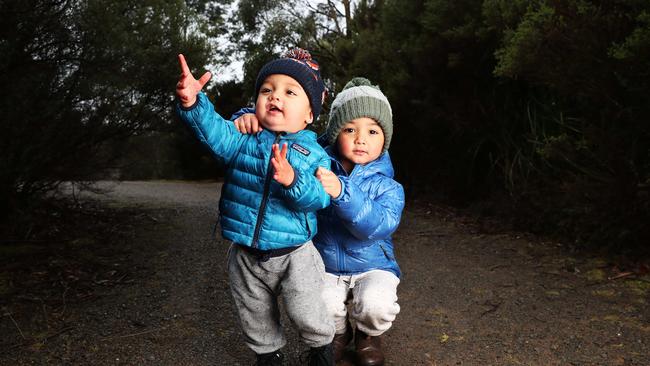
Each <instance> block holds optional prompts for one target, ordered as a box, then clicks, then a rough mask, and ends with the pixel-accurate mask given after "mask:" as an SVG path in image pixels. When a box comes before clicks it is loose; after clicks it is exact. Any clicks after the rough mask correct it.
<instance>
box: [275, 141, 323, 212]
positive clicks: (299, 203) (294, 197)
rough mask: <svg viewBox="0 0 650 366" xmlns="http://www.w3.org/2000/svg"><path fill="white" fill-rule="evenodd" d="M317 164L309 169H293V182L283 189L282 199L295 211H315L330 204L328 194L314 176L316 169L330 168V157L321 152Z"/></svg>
mask: <svg viewBox="0 0 650 366" xmlns="http://www.w3.org/2000/svg"><path fill="white" fill-rule="evenodd" d="M321 155H322V156H321V157H320V159H319V160H318V164H317V165H315V166H314V167H313V169H310V171H298V170H296V169H294V173H295V178H294V180H293V183H292V184H291V185H290V186H289V187H286V188H285V189H284V190H283V194H284V199H285V200H286V201H287V202H288V203H289V205H291V207H293V208H294V209H295V210H297V211H304V212H309V211H317V210H320V209H323V208H325V207H327V206H329V205H330V196H329V195H328V194H327V192H325V188H323V185H322V184H321V183H320V182H319V181H318V179H317V178H316V169H318V167H321V166H322V167H323V168H327V169H330V158H329V156H328V155H327V154H326V153H325V152H323V153H322V154H321Z"/></svg>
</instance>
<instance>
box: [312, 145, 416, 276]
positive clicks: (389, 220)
mask: <svg viewBox="0 0 650 366" xmlns="http://www.w3.org/2000/svg"><path fill="white" fill-rule="evenodd" d="M325 150H326V151H327V152H328V153H329V155H330V157H331V158H332V171H333V172H334V173H335V174H336V175H338V176H339V179H340V180H341V182H342V191H341V195H340V196H339V197H338V198H336V199H332V204H331V205H330V206H329V207H328V208H326V209H323V210H321V211H319V212H318V228H319V231H318V234H317V235H316V237H314V245H315V246H316V248H317V249H318V251H319V252H320V254H321V257H322V258H323V262H324V263H325V270H326V271H327V272H328V273H332V274H356V273H361V272H367V271H370V270H373V269H382V270H387V271H391V272H393V273H394V274H395V275H396V276H398V277H399V276H400V274H401V273H400V269H399V266H398V265H397V261H396V260H395V255H394V252H393V242H392V239H391V234H392V233H393V232H394V231H395V230H396V229H397V226H398V225H399V222H400V218H401V216H402V210H403V209H404V189H403V188H402V185H401V184H399V183H397V182H396V181H395V180H393V175H394V171H393V165H392V163H391V161H390V157H389V155H388V153H387V152H386V153H384V154H382V155H381V156H380V157H379V158H378V159H377V160H374V161H372V162H370V163H368V164H366V165H356V166H355V167H354V169H352V172H351V173H350V174H349V175H348V174H347V173H346V172H345V170H344V169H343V166H341V164H340V163H339V161H338V158H337V156H336V153H334V149H332V147H331V146H329V147H327V148H326V149H325Z"/></svg>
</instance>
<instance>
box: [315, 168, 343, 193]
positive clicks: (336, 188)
mask: <svg viewBox="0 0 650 366" xmlns="http://www.w3.org/2000/svg"><path fill="white" fill-rule="evenodd" d="M316 178H317V179H318V180H319V181H320V184H322V185H323V188H324V189H325V192H327V194H329V195H330V197H332V198H337V197H338V196H340V195H341V189H342V187H341V180H340V179H339V177H337V176H336V174H334V173H332V171H331V170H328V169H325V168H323V167H320V168H318V170H317V171H316Z"/></svg>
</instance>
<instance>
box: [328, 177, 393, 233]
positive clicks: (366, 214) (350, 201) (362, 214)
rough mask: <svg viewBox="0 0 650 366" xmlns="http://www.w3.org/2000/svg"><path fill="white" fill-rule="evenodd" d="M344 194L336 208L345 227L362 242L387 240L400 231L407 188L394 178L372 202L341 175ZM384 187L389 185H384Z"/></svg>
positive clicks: (337, 202) (342, 193) (335, 205)
mask: <svg viewBox="0 0 650 366" xmlns="http://www.w3.org/2000/svg"><path fill="white" fill-rule="evenodd" d="M339 179H340V180H341V183H342V188H343V189H342V191H341V195H340V196H339V197H337V198H336V199H333V200H332V206H333V207H334V210H335V212H336V214H337V215H338V217H339V218H340V219H341V221H342V222H343V224H344V225H345V227H346V228H347V229H348V230H349V231H350V233H352V235H354V237H355V238H357V239H359V240H376V239H386V238H388V237H390V235H391V234H392V233H393V232H394V231H395V230H396V229H397V226H398V225H399V222H400V219H401V217H402V210H403V209H404V188H402V186H401V185H400V184H399V183H397V182H395V181H394V180H392V179H387V180H388V181H389V182H390V184H389V185H388V186H387V188H386V189H385V190H383V191H381V192H380V194H379V195H378V196H377V197H375V198H374V199H371V198H370V196H369V195H368V194H367V193H366V192H364V191H363V190H361V188H359V186H357V185H356V184H355V183H353V182H352V181H351V180H350V179H349V178H348V177H344V176H339ZM382 184H386V183H385V182H382Z"/></svg>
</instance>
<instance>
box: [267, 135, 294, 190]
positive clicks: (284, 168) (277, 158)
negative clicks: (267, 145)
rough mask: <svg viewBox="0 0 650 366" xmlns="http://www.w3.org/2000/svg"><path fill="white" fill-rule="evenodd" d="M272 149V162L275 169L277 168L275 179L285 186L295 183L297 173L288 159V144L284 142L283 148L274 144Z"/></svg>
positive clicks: (274, 174)
mask: <svg viewBox="0 0 650 366" xmlns="http://www.w3.org/2000/svg"><path fill="white" fill-rule="evenodd" d="M272 149H273V158H271V164H273V169H275V173H273V179H275V180H276V181H277V182H278V183H280V184H282V185H283V186H285V187H288V186H289V185H291V183H293V180H294V178H295V176H296V173H295V172H294V171H293V167H291V164H289V161H288V160H287V144H283V145H282V149H280V145H278V144H273V148H272Z"/></svg>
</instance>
